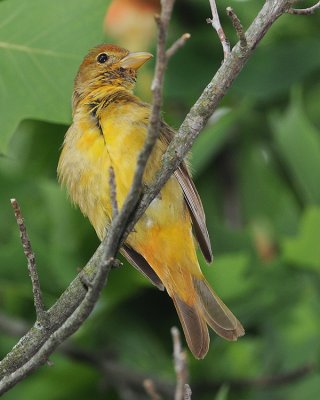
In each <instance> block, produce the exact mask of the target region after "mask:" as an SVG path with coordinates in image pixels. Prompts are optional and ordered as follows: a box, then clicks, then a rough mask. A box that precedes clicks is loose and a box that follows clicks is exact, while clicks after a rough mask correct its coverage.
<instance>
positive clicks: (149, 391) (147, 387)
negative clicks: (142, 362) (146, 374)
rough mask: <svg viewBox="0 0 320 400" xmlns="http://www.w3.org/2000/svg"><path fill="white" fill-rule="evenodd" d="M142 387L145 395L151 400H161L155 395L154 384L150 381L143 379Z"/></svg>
mask: <svg viewBox="0 0 320 400" xmlns="http://www.w3.org/2000/svg"><path fill="white" fill-rule="evenodd" d="M143 387H144V390H145V391H146V393H147V394H148V395H149V396H150V399H151V400H161V397H160V395H159V394H158V393H157V391H156V388H155V386H154V383H153V381H152V380H151V379H145V380H144V381H143Z"/></svg>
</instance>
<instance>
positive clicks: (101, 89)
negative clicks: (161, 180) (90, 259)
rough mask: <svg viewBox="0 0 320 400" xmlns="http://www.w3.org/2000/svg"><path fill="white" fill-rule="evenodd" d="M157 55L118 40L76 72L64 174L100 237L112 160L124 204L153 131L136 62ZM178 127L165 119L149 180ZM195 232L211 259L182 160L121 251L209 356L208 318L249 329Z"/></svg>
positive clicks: (232, 331) (224, 331)
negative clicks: (212, 281)
mask: <svg viewBox="0 0 320 400" xmlns="http://www.w3.org/2000/svg"><path fill="white" fill-rule="evenodd" d="M150 57H151V55H150V54H149V53H129V52H128V51H127V50H125V49H122V48H120V47H117V46H114V45H102V46H98V47H96V48H94V49H92V50H91V51H90V53H89V54H88V55H87V56H86V57H85V59H84V61H83V63H82V64H81V66H80V69H79V72H78V75H77V77H76V79H75V88H74V95H73V124H72V125H71V127H70V128H69V130H68V132H67V133H66V136H65V140H64V144H63V149H62V153H61V156H60V160H59V165H58V175H59V180H60V182H61V183H62V184H63V185H65V186H66V187H67V190H68V192H69V194H70V197H71V199H72V200H73V201H74V202H75V203H76V204H77V205H78V206H79V207H80V209H81V210H82V212H83V213H84V214H85V215H86V216H88V218H89V220H90V222H91V224H92V225H93V226H94V228H95V230H96V232H97V235H98V236H99V238H100V239H101V240H102V239H103V237H104V235H105V231H106V229H107V227H108V224H109V223H110V220H111V218H112V208H111V201H110V196H109V193H110V190H109V174H108V171H109V167H110V166H112V167H113V169H114V173H115V180H116V187H117V201H118V204H119V207H120V208H121V206H122V205H123V202H124V200H125V198H126V196H127V194H128V191H129V189H130V187H131V184H132V180H133V176H134V171H135V167H136V162H137V157H138V154H139V152H140V151H141V149H142V147H143V145H144V142H145V139H146V135H147V129H148V122H149V116H150V106H149V104H146V103H143V102H142V101H141V100H140V99H139V98H138V97H136V96H134V95H133V93H132V89H133V87H134V84H135V81H136V75H137V70H138V69H139V68H140V66H141V65H143V64H144V63H145V62H146V61H147V60H148V59H149V58H150ZM173 134H174V133H173V131H172V130H171V128H170V127H169V126H168V125H167V124H166V123H165V122H163V121H162V122H161V132H160V137H159V139H158V141H157V143H156V146H155V148H154V149H153V152H152V154H151V157H150V159H149V161H148V164H147V168H146V170H145V173H144V177H143V180H144V183H145V184H150V183H151V182H152V180H153V178H154V176H155V174H156V172H157V170H158V169H159V166H160V163H161V157H162V155H163V154H164V152H165V150H166V148H167V146H168V143H169V142H170V140H171V138H172V135H173ZM194 236H195V237H196V239H197V241H198V243H199V246H200V248H201V250H202V252H203V254H204V256H205V258H206V259H207V261H208V262H210V261H211V260H212V253H211V245H210V240H209V235H208V232H207V228H206V224H205V215H204V211H203V207H202V204H201V200H200V198H199V195H198V193H197V191H196V188H195V186H194V184H193V182H192V180H191V177H190V174H189V172H188V169H187V166H186V164H185V163H182V164H181V165H180V167H179V168H178V170H177V171H176V172H175V174H174V175H173V176H172V177H171V178H170V179H169V181H168V182H167V183H166V185H165V186H164V187H163V188H162V190H161V192H160V194H159V196H158V197H157V198H156V199H154V200H153V202H152V203H151V204H150V206H149V208H148V209H147V211H146V212H145V214H144V215H143V216H142V217H141V219H140V220H139V221H138V223H137V224H136V226H135V229H134V231H133V232H132V233H130V235H129V236H128V238H127V240H126V242H125V244H124V246H123V247H122V249H121V252H122V254H123V255H124V256H125V257H127V259H128V260H129V261H130V262H131V263H132V264H133V265H134V266H135V267H136V268H137V269H138V270H139V271H140V272H142V273H143V274H144V275H145V276H147V277H148V278H149V279H150V280H151V281H152V282H153V283H154V284H155V285H156V286H158V287H159V288H160V289H164V288H165V289H166V291H167V292H168V294H169V296H170V297H171V298H172V300H173V302H174V304H175V307H176V310H177V312H178V315H179V318H180V321H181V324H182V327H183V330H184V333H185V336H186V340H187V343H188V346H189V348H190V350H191V351H192V353H193V354H194V356H195V357H197V358H203V357H204V356H205V355H206V353H207V351H208V348H209V341H210V339H209V334H208V328H207V325H209V326H210V327H211V328H212V329H213V330H214V331H215V332H216V333H217V334H218V335H220V336H222V337H224V338H225V339H228V340H236V339H237V338H238V337H239V336H242V335H243V334H244V330H243V328H242V325H241V323H240V322H239V321H238V320H237V318H236V317H235V316H234V315H233V314H232V312H231V311H230V310H229V309H228V308H227V306H226V305H224V304H223V302H222V300H220V298H219V297H218V296H217V294H216V293H215V292H214V291H213V290H212V289H211V288H210V286H209V284H208V283H207V281H206V280H205V278H204V276H203V275H202V272H201V270H200V266H199V263H198V260H197V256H196V248H195V241H194Z"/></svg>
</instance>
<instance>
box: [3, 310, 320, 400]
mask: <svg viewBox="0 0 320 400" xmlns="http://www.w3.org/2000/svg"><path fill="white" fill-rule="evenodd" d="M27 329H28V324H27V323H26V322H25V321H23V320H19V319H13V318H11V317H8V316H6V315H4V314H1V313H0V332H2V333H4V334H6V335H9V336H18V337H19V336H21V335H23V334H24V333H25V332H26V331H27ZM179 346H180V347H181V345H179ZM59 352H60V353H62V354H64V355H65V356H66V357H69V358H71V359H73V360H75V361H80V362H83V363H86V364H88V365H91V366H92V367H94V368H96V369H97V370H99V371H100V372H101V373H102V375H103V377H104V379H106V380H108V382H112V386H114V387H115V388H116V387H117V386H120V385H123V383H125V385H126V386H129V387H131V388H132V389H134V390H136V391H137V392H138V393H142V384H143V382H144V381H146V380H149V381H151V382H152V389H151V392H152V391H153V395H161V396H164V398H173V397H174V395H175V392H176V388H177V386H176V387H175V385H174V382H173V381H172V382H171V381H167V380H163V379H159V378H157V377H155V376H150V374H144V373H139V372H136V371H134V370H132V369H131V368H128V367H126V366H124V365H122V364H120V363H119V362H118V361H116V360H114V359H109V358H108V357H107V356H105V355H103V354H101V352H97V353H95V352H91V351H90V352H88V351H86V350H83V349H81V348H79V347H76V346H74V345H73V344H72V343H70V342H68V341H67V342H65V343H64V344H63V345H61V346H60V347H59ZM315 371H316V365H315V364H311V363H310V364H306V365H302V366H300V367H297V368H296V369H293V370H291V371H284V372H280V373H278V374H275V375H271V376H261V377H257V378H251V379H223V380H221V381H220V380H210V381H208V382H206V381H202V382H201V381H200V382H198V383H197V384H195V385H194V387H193V391H194V394H195V396H196V397H198V396H199V395H200V394H202V393H204V394H209V393H211V394H212V392H213V391H215V390H219V388H220V387H221V386H222V385H224V384H225V385H227V386H228V387H230V388H231V389H233V390H239V389H248V388H249V389H250V388H258V389H264V388H269V387H278V386H285V385H288V384H291V383H294V382H297V381H300V380H301V379H303V378H305V377H306V376H308V375H310V374H312V373H313V372H315ZM147 386H149V385H148V383H147ZM151 392H148V393H149V395H150V394H151ZM187 394H188V391H186V395H187ZM151 398H152V397H151ZM186 399H188V397H186ZM189 399H190V397H189ZM152 400H153V399H152Z"/></svg>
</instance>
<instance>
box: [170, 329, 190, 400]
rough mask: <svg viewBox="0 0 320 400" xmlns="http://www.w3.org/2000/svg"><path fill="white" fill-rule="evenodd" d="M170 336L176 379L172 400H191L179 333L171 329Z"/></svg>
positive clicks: (184, 356) (184, 354) (185, 354)
mask: <svg viewBox="0 0 320 400" xmlns="http://www.w3.org/2000/svg"><path fill="white" fill-rule="evenodd" d="M171 335H172V341H173V360H174V369H175V371H176V377H177V379H176V380H177V385H176V390H175V395H174V400H186V398H187V399H191V389H190V386H189V385H188V379H189V372H188V367H187V353H186V352H185V350H182V346H181V340H180V332H179V330H178V329H177V328H176V327H173V328H171Z"/></svg>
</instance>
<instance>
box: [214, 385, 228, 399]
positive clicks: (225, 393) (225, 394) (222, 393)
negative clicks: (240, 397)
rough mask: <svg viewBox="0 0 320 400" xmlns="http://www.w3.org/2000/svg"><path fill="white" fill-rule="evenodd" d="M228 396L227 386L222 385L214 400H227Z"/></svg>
mask: <svg viewBox="0 0 320 400" xmlns="http://www.w3.org/2000/svg"><path fill="white" fill-rule="evenodd" d="M228 394H229V386H227V385H222V386H221V388H220V389H219V392H218V393H217V395H216V397H215V400H227V399H228Z"/></svg>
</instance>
